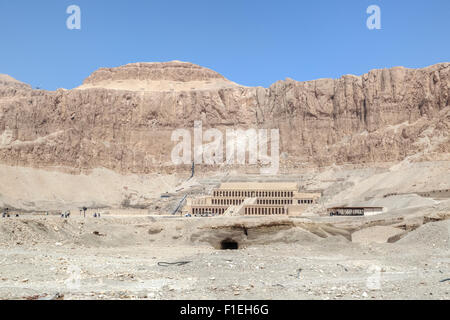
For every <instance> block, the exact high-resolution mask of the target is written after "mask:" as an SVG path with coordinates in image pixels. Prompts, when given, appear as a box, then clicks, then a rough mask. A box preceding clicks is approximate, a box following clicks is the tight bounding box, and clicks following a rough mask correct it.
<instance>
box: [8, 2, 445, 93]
mask: <svg viewBox="0 0 450 320" xmlns="http://www.w3.org/2000/svg"><path fill="white" fill-rule="evenodd" d="M72 4H75V5H78V6H79V7H80V8H81V14H82V16H81V30H68V29H67V27H66V20H67V18H68V17H69V15H68V14H67V13H66V9H67V7H68V6H69V5H72ZM372 4H375V5H378V6H379V7H380V8H381V26H382V29H381V30H369V29H368V28H367V27H366V20H367V18H368V17H369V15H368V14H367V13H366V9H367V7H368V6H369V5H372ZM0 35H1V37H0V39H1V40H0V41H1V42H0V45H1V47H0V73H6V74H9V75H11V76H13V77H15V78H16V79H18V80H21V81H24V82H26V83H29V84H31V85H32V86H34V87H40V88H44V89H48V90H55V89H57V88H61V87H62V88H73V87H76V86H78V85H80V84H81V83H82V81H83V80H84V79H85V78H86V77H87V76H89V75H90V74H91V73H92V72H93V71H95V70H96V69H98V68H100V67H115V66H120V65H123V64H126V63H131V62H141V61H142V62H143V61H148V62H150V61H170V60H182V61H190V62H193V63H196V64H199V65H202V66H205V67H208V68H211V69H213V70H215V71H217V72H219V73H221V74H223V75H224V76H225V77H227V78H228V79H230V80H232V81H235V82H237V83H240V84H243V85H247V86H264V87H268V86H270V85H271V84H272V83H274V82H275V81H278V80H283V79H285V78H287V77H289V78H293V79H295V80H299V81H305V80H312V79H317V78H338V77H340V76H341V75H343V74H349V73H351V74H357V75H360V74H363V73H366V72H367V71H369V70H371V69H375V68H388V67H393V66H399V65H401V66H405V67H411V68H415V67H424V66H428V65H432V64H435V63H439V62H449V61H450V41H449V40H450V39H449V38H450V1H448V0H428V1H414V0H410V1H406V0H395V1H393V0H368V1H366V0H341V1H337V0H333V1H332V0H327V1H326V0H314V1H313V0H310V1H301V0H291V1H287V0H277V1H275V0H273V1H261V0H260V1H255V0H227V1H216V0H190V1H186V0H180V1H174V0H164V1H163V0H159V1H154V0H142V1H139V0H135V1H133V0H129V1H122V0H109V1H106V0H70V1H66V0H41V1H30V0H26V1H24V0H14V1H13V0H0Z"/></svg>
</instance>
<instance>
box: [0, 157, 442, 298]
mask: <svg viewBox="0 0 450 320" xmlns="http://www.w3.org/2000/svg"><path fill="white" fill-rule="evenodd" d="M0 174H1V175H0V176H1V177H2V181H7V182H8V183H2V184H0V207H2V206H6V205H7V206H10V208H25V209H26V210H25V211H27V212H25V211H24V210H13V212H14V213H15V212H18V213H19V214H20V216H19V217H15V215H12V216H11V218H0V298H3V299H39V298H42V299H49V298H52V297H54V296H55V295H56V294H59V295H61V296H63V298H64V299H445V300H448V299H449V292H450V281H443V280H446V279H448V278H450V247H449V244H450V238H449V234H450V220H449V218H450V199H447V198H442V199H434V198H430V197H422V196H420V195H418V194H416V192H420V191H431V190H441V189H450V161H442V162H422V163H410V162H403V163H400V164H392V165H390V164H382V165H380V166H377V167H371V168H356V167H346V166H342V167H330V168H323V169H311V170H305V171H304V172H297V173H290V174H284V175H282V174H280V176H274V177H269V178H265V179H266V180H265V181H296V182H299V183H300V185H301V187H302V189H306V190H322V192H323V197H322V198H321V201H320V203H319V204H318V205H314V206H311V207H310V208H309V209H308V210H307V212H306V213H307V215H308V216H305V217H290V218H288V217H271V218H269V217H267V218H254V217H247V218H242V217H228V218H227V217H214V218H182V217H180V216H178V217H177V216H171V213H172V211H173V209H174V208H175V207H176V206H177V204H178V203H179V201H180V199H182V197H183V196H184V195H186V194H189V195H191V196H197V195H204V194H209V193H210V192H211V190H212V188H214V187H216V186H217V185H218V184H220V182H222V181H261V177H260V176H258V175H249V174H246V175H243V174H239V173H236V172H222V173H216V174H206V173H205V174H202V173H198V174H197V175H196V176H195V178H194V179H191V180H189V181H186V175H179V176H163V175H152V176H138V175H130V176H121V175H119V174H116V173H114V172H111V171H108V170H105V169H98V170H94V171H92V172H91V173H87V174H80V175H69V174H67V173H61V172H55V171H45V170H36V169H29V168H11V167H6V166H0ZM43 186H45V187H43ZM74 190H80V192H74ZM166 192H168V194H169V196H168V197H161V195H163V194H166ZM124 200H127V201H128V202H126V203H124ZM124 204H126V205H128V206H129V207H127V206H126V205H124ZM133 204H134V205H137V208H132V207H130V206H132V205H133ZM82 205H87V206H90V207H97V209H90V210H89V211H88V214H87V216H86V218H84V217H83V216H82V215H80V213H79V211H78V210H79V207H80V206H82ZM139 205H147V206H148V207H146V208H145V209H142V208H139ZM331 205H369V206H383V207H384V208H385V210H384V212H383V213H382V214H379V215H375V216H366V217H329V216H323V215H322V214H323V213H325V212H326V208H327V207H328V206H331ZM98 207H101V208H98ZM114 208H117V209H114ZM45 210H49V211H50V214H49V215H44V214H43V212H45ZM52 210H55V211H59V210H72V215H71V217H70V218H69V219H63V218H61V217H60V216H58V215H53V214H52V212H51V211H52ZM99 211H101V212H102V217H101V218H93V217H92V215H93V213H94V212H99ZM223 241H225V242H228V244H230V242H234V243H235V244H236V245H237V246H238V247H239V249H238V250H222V242H223ZM161 262H168V263H176V262H186V263H185V264H162V265H161Z"/></svg>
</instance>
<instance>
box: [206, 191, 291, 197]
mask: <svg viewBox="0 0 450 320" xmlns="http://www.w3.org/2000/svg"><path fill="white" fill-rule="evenodd" d="M213 195H214V197H244V198H254V197H266V198H292V197H293V196H294V191H238V190H236V191H228V190H215V191H214V192H213Z"/></svg>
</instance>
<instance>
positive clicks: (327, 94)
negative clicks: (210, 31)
mask: <svg viewBox="0 0 450 320" xmlns="http://www.w3.org/2000/svg"><path fill="white" fill-rule="evenodd" d="M196 120H202V121H203V127H204V129H206V128H209V127H214V128H218V129H220V130H225V129H226V128H230V127H234V128H243V129H245V128H279V129H280V139H281V142H280V154H281V158H280V165H281V167H282V168H286V169H293V168H296V167H301V166H306V165H307V166H317V165H329V164H333V163H336V164H343V163H354V164H369V163H373V162H386V161H401V160H403V159H405V158H409V159H411V160H414V161H420V160H441V159H446V160H450V157H449V154H450V138H449V132H450V64H449V63H442V64H438V65H434V66H431V67H428V68H424V69H418V70H413V69H405V68H393V69H385V70H373V71H370V72H369V73H368V74H365V75H363V76H361V77H357V76H352V75H347V76H343V77H342V78H340V79H336V80H332V79H321V80H316V81H310V82H296V81H294V80H289V79H288V80H285V81H279V82H277V83H275V84H274V85H272V86H271V87H270V88H267V89H266V88H259V87H258V88H248V87H242V86H239V85H237V84H235V83H233V82H231V81H228V80H227V79H225V78H223V77H222V76H221V75H219V74H217V73H216V72H214V71H212V70H209V69H205V68H201V67H199V66H196V65H193V64H189V63H181V62H169V63H154V64H132V65H127V66H123V67H119V68H113V69H100V70H99V71H97V72H95V73H94V74H92V75H91V76H90V77H89V78H88V79H86V81H85V82H84V84H83V85H82V86H81V87H79V88H77V89H73V90H58V91H55V92H48V91H43V90H31V89H30V88H29V87H27V86H16V85H8V83H6V84H5V83H3V84H2V83H0V163H2V164H7V165H13V166H30V167H45V168H55V167H58V168H60V169H61V168H64V169H68V170H74V171H79V170H85V169H92V168H97V167H106V168H109V169H112V170H115V171H118V172H122V173H131V172H133V173H148V172H161V171H164V172H173V171H176V170H185V169H186V168H178V167H174V166H173V165H172V163H171V160H170V154H171V150H172V148H173V147H174V145H175V143H173V142H171V140H170V137H171V133H172V131H173V130H174V129H178V128H188V129H189V128H190V129H192V128H193V123H194V121H196ZM211 169H212V170H215V169H217V168H214V167H212V168H211Z"/></svg>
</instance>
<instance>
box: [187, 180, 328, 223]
mask: <svg viewBox="0 0 450 320" xmlns="http://www.w3.org/2000/svg"><path fill="white" fill-rule="evenodd" d="M320 196H321V194H320V193H310V192H300V191H299V186H298V184H297V183H291V182H267V183H266V182H264V183H262V182H261V183H256V182H233V183H222V184H221V185H220V187H218V188H216V189H213V191H212V194H211V196H206V197H200V198H196V199H193V198H188V199H187V201H186V205H185V207H184V209H183V213H184V214H191V215H194V216H195V215H205V214H208V215H231V216H233V215H247V216H254V215H300V214H301V212H302V211H303V210H304V208H305V207H306V206H308V205H312V204H315V203H317V201H318V199H319V198H320Z"/></svg>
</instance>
